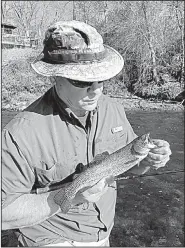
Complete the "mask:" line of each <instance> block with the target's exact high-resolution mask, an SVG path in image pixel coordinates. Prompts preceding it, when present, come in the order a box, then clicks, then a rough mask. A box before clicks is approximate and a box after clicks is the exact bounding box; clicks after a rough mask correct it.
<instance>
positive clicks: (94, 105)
mask: <svg viewBox="0 0 185 248" xmlns="http://www.w3.org/2000/svg"><path fill="white" fill-rule="evenodd" d="M96 106H97V102H96V103H93V104H89V105H86V106H83V109H84V110H86V111H92V110H94V109H95V108H96Z"/></svg>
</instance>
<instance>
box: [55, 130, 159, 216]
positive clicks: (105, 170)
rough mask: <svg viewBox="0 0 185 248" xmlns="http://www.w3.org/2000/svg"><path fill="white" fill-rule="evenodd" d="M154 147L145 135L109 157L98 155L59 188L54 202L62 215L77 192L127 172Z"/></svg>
mask: <svg viewBox="0 0 185 248" xmlns="http://www.w3.org/2000/svg"><path fill="white" fill-rule="evenodd" d="M154 147H155V145H154V143H153V142H152V141H151V139H150V137H149V133H147V134H144V135H141V136H139V137H137V138H136V139H134V140H133V141H132V142H131V143H129V144H128V145H126V146H124V147H123V148H121V149H119V150H117V151H116V152H114V153H112V154H111V155H107V153H106V155H105V154H104V153H103V154H101V155H98V157H95V160H94V161H93V162H91V163H90V164H89V167H88V168H87V169H86V170H84V171H83V172H82V173H80V174H79V175H78V176H77V177H76V178H75V179H74V180H73V181H72V182H71V183H68V184H66V186H64V187H63V188H61V190H60V191H59V192H58V193H57V194H56V195H55V202H56V203H57V204H58V205H59V206H60V207H61V210H62V212H63V213H67V212H68V210H69V209H70V208H71V206H72V200H73V199H74V197H75V195H76V193H77V192H78V191H82V189H84V188H88V187H91V186H93V185H95V184H96V183H98V182H99V181H100V180H101V179H103V178H107V179H108V178H110V177H113V178H114V177H115V176H118V175H119V174H122V173H124V172H126V171H128V170H129V169H131V168H132V167H134V166H135V165H136V164H138V163H139V162H140V161H141V160H143V159H144V158H145V157H146V156H147V155H148V152H149V151H150V149H152V148H154Z"/></svg>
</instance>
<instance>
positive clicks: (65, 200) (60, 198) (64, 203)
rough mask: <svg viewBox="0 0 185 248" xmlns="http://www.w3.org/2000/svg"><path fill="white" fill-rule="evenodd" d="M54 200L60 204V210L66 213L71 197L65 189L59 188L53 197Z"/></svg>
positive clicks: (69, 206) (70, 204) (70, 203)
mask: <svg viewBox="0 0 185 248" xmlns="http://www.w3.org/2000/svg"><path fill="white" fill-rule="evenodd" d="M54 201H55V203H56V204H57V205H59V206H60V208H61V211H62V212H63V213H64V214H66V213H67V212H68V211H69V209H70V208H71V206H72V199H71V198H70V197H69V195H68V194H67V192H66V190H65V189H62V190H60V191H59V192H58V193H57V194H56V195H55V197H54Z"/></svg>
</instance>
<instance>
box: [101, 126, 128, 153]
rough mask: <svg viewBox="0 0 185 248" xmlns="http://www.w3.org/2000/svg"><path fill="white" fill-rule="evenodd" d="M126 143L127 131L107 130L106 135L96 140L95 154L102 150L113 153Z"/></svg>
mask: <svg viewBox="0 0 185 248" xmlns="http://www.w3.org/2000/svg"><path fill="white" fill-rule="evenodd" d="M126 144H127V133H126V132H125V131H124V130H121V131H119V132H115V133H113V132H109V133H108V134H107V136H105V137H104V139H103V138H98V139H97V140H96V155H97V154H101V153H103V152H106V151H107V152H108V153H113V152H115V151H117V150H119V149H120V148H122V147H124V146H125V145H126Z"/></svg>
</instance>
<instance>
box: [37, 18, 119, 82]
mask: <svg viewBox="0 0 185 248" xmlns="http://www.w3.org/2000/svg"><path fill="white" fill-rule="evenodd" d="M43 44H44V49H43V52H42V53H41V54H40V55H39V56H38V57H37V58H36V59H35V61H34V62H33V63H32V67H33V69H34V70H35V71H36V72H37V73H39V74H41V75H43V76H61V77H65V78H69V79H73V80H78V81H86V82H95V81H104V80H107V79H110V78H112V77H114V76H116V75H117V74H118V73H119V72H120V71H121V70H122V68H123V65H124V60H123V58H122V56H121V55H120V54H119V53H118V52H117V51H116V50H114V49H113V48H111V47H109V46H107V45H104V44H103V39H102V37H101V35H100V34H99V33H98V32H97V31H96V29H95V28H93V27H92V26H90V25H88V24H86V23H83V22H79V21H65V22H57V23H55V24H54V25H52V26H51V27H49V29H48V30H47V31H46V34H45V39H44V41H43Z"/></svg>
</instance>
